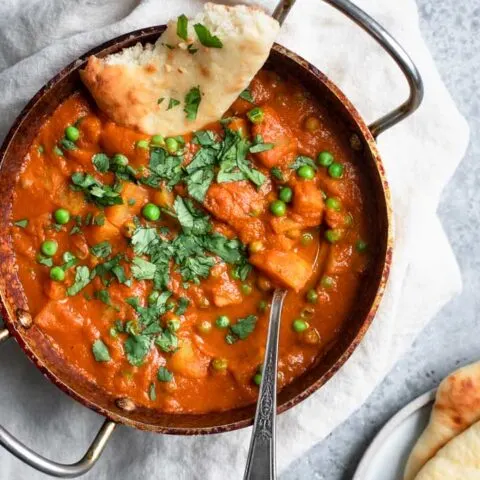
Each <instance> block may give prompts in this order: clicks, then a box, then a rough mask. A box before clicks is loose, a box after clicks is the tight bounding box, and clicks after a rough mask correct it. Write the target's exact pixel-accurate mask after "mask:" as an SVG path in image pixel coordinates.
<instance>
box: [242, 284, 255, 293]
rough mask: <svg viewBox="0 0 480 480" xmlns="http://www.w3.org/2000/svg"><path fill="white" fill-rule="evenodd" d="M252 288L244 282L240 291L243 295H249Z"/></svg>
mask: <svg viewBox="0 0 480 480" xmlns="http://www.w3.org/2000/svg"><path fill="white" fill-rule="evenodd" d="M252 290H253V288H252V287H251V285H249V284H248V283H244V284H243V285H242V292H243V294H244V295H250V294H251V293H252Z"/></svg>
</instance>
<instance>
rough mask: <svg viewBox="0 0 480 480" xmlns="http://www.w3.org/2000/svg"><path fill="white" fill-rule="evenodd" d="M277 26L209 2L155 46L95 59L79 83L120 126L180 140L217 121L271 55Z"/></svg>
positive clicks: (254, 12)
mask: <svg viewBox="0 0 480 480" xmlns="http://www.w3.org/2000/svg"><path fill="white" fill-rule="evenodd" d="M279 28H280V26H279V24H278V22H277V21H276V20H274V19H273V18H272V17H270V16H269V15H267V14H266V13H264V12H263V11H262V10H260V9H258V8H254V7H248V6H245V5H237V6H226V5H217V4H213V3H207V4H206V5H205V9H204V11H203V12H202V13H200V14H198V15H197V16H196V17H195V19H193V20H191V21H190V20H188V19H187V17H185V16H184V15H181V16H180V17H179V18H178V19H177V20H172V21H170V22H169V23H168V27H167V30H166V31H165V32H164V33H163V34H162V35H161V37H160V38H159V39H158V40H157V42H156V43H155V45H145V46H142V45H140V44H137V45H135V46H134V47H131V48H127V49H124V50H123V51H122V52H120V53H117V54H113V55H109V56H108V57H106V58H102V59H100V58H97V57H94V56H92V57H90V58H89V59H88V63H87V66H86V68H85V70H83V71H81V73H80V74H81V78H82V80H83V82H84V84H85V85H86V86H87V88H88V90H89V91H90V93H91V94H92V96H93V97H94V99H95V101H96V103H97V105H98V106H99V107H100V109H101V110H103V111H104V112H105V113H106V114H107V116H108V117H110V118H111V119H112V120H113V121H115V122H116V123H118V124H120V125H123V126H127V127H130V128H134V129H136V130H139V131H141V132H143V133H146V134H148V135H154V134H162V135H164V136H175V135H181V134H184V133H187V132H191V131H194V130H198V129H201V128H203V127H204V126H205V125H207V124H208V123H210V122H213V121H217V120H219V119H220V118H221V117H222V115H223V114H224V113H225V112H226V111H227V110H228V108H229V107H230V106H231V104H232V103H233V102H234V101H235V99H236V98H237V97H238V96H239V94H241V92H242V91H243V90H244V89H245V88H246V87H247V86H248V85H249V83H250V81H251V80H252V78H253V77H254V75H255V74H256V73H257V72H258V71H259V70H260V68H261V67H262V66H263V64H264V63H265V61H266V60H267V58H268V55H269V52H270V49H271V47H272V45H273V42H274V40H275V37H276V35H277V33H278V31H279Z"/></svg>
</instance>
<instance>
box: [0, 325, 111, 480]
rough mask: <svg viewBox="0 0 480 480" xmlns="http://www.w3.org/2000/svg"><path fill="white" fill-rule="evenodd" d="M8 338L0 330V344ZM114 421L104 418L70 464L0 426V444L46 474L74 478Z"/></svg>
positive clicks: (90, 461) (101, 446) (101, 444)
mask: <svg viewBox="0 0 480 480" xmlns="http://www.w3.org/2000/svg"><path fill="white" fill-rule="evenodd" d="M8 338H9V332H8V330H7V329H3V330H0V344H1V343H3V342H4V341H5V340H7V339H8ZM115 426H116V423H115V422H112V421H110V420H105V422H104V423H103V425H102V426H101V428H100V430H99V431H98V433H97V435H96V437H95V438H94V440H93V442H92V444H91V445H90V447H89V448H88V450H87V452H86V453H85V455H84V456H83V457H82V458H81V459H80V460H79V461H78V462H75V463H72V464H63V463H57V462H54V461H52V460H49V459H47V458H45V457H43V456H42V455H39V454H38V453H36V452H34V451H33V450H32V449H30V448H29V447H27V446H26V445H24V444H23V443H22V442H20V441H19V440H18V439H17V438H15V437H14V436H13V435H12V434H11V433H9V432H8V431H7V430H5V429H4V428H3V427H2V426H0V445H2V446H3V447H5V448H6V449H7V450H8V451H9V452H10V453H12V454H13V455H15V456H16V457H17V458H18V459H20V460H22V461H23V462H25V463H27V464H28V465H30V466H31V467H33V468H35V469H36V470H39V471H41V472H43V473H46V474H48V475H52V476H54V477H60V478H74V477H79V476H80V475H83V474H84V473H87V472H88V471H89V470H90V469H91V468H92V467H93V466H94V465H95V463H96V462H97V460H98V459H99V458H100V455H101V454H102V452H103V450H104V449H105V446H106V445H107V442H108V439H109V438H110V435H111V434H112V432H113V430H114V429H115Z"/></svg>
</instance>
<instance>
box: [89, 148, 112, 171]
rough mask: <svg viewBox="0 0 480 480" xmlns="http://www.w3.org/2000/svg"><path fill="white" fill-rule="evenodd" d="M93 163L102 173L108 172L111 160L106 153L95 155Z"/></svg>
mask: <svg viewBox="0 0 480 480" xmlns="http://www.w3.org/2000/svg"><path fill="white" fill-rule="evenodd" d="M92 163H93V165H94V166H95V168H96V169H97V170H98V171H99V172H100V173H105V172H108V170H109V169H110V158H108V155H105V154H104V153H96V154H95V155H93V157H92Z"/></svg>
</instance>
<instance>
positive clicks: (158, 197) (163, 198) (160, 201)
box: [153, 187, 175, 207]
mask: <svg viewBox="0 0 480 480" xmlns="http://www.w3.org/2000/svg"><path fill="white" fill-rule="evenodd" d="M174 200H175V196H174V195H173V192H171V191H170V190H168V188H166V187H161V188H160V189H159V190H157V191H156V192H155V193H154V194H153V201H154V202H155V204H156V205H158V206H159V207H171V206H172V205H173V202H174Z"/></svg>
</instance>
